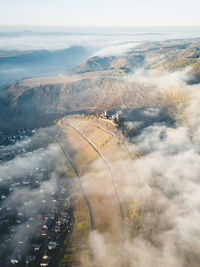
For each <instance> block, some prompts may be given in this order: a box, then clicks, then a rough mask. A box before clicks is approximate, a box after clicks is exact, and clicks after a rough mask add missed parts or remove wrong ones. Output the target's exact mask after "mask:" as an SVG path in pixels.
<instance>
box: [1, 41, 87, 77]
mask: <svg viewBox="0 0 200 267" xmlns="http://www.w3.org/2000/svg"><path fill="white" fill-rule="evenodd" d="M89 56H90V53H89V51H88V50H86V49H85V48H84V47H82V46H74V47H70V48H66V49H62V50H35V51H5V50H0V82H4V81H12V80H16V79H17V80H18V79H23V78H25V77H33V76H40V75H50V74H54V73H59V72H64V71H66V69H67V68H69V67H72V66H75V65H77V64H79V63H80V62H82V61H83V60H85V59H87V58H88V57H89Z"/></svg>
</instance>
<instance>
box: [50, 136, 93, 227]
mask: <svg viewBox="0 0 200 267" xmlns="http://www.w3.org/2000/svg"><path fill="white" fill-rule="evenodd" d="M54 139H55V140H56V142H57V143H58V145H59V146H60V148H61V150H62V152H63V154H64V155H65V157H66V158H67V160H68V161H69V162H70V164H71V166H72V168H73V170H74V172H75V173H76V176H77V177H78V181H79V187H80V189H81V192H82V194H83V197H84V199H85V202H86V205H87V207H88V211H89V216H90V224H91V229H92V230H95V229H96V226H95V220H94V215H93V211H92V206H91V204H90V201H89V199H88V197H87V194H86V192H85V190H84V188H83V184H82V181H81V176H80V174H79V171H78V168H77V166H76V164H75V162H74V161H73V160H72V158H71V157H70V156H69V154H68V152H67V151H66V149H65V148H64V147H63V145H62V144H61V142H60V141H59V139H58V138H57V137H55V136H54Z"/></svg>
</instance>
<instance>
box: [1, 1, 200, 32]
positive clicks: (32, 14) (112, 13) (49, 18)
mask: <svg viewBox="0 0 200 267" xmlns="http://www.w3.org/2000/svg"><path fill="white" fill-rule="evenodd" d="M199 9H200V1H198V0H191V1H188V0H168V1H159V0H152V1H148V0H140V1H133V0H124V1H121V0H109V1H107V0H102V1H94V0H85V1H83V0H74V1H69V0H42V1H40V0H28V1H27V0H19V1H16V0H6V1H5V0H0V11H1V17H0V25H31V26H33V25H45V26H90V27H91V26H200V17H199Z"/></svg>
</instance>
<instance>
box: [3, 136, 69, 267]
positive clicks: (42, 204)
mask: <svg viewBox="0 0 200 267" xmlns="http://www.w3.org/2000/svg"><path fill="white" fill-rule="evenodd" d="M9 138H11V139H13V141H14V139H15V138H18V139H20V137H19V136H18V137H17V135H16V134H15V135H14V137H13V136H12V137H9ZM11 142H12V140H11ZM41 149H42V148H41ZM18 152H19V151H18ZM18 152H17V151H15V153H18ZM22 152H23V151H22ZM13 153H14V152H13ZM29 153H31V152H29ZM9 154H10V155H11V153H9ZM1 156H2V158H1V160H2V161H3V160H6V159H7V158H6V153H5V154H4V157H5V158H3V155H1ZM13 157H14V155H13ZM49 179H50V178H49V173H48V170H47V169H45V168H41V167H38V168H36V169H35V170H34V172H32V173H29V174H27V175H23V176H22V177H15V179H10V178H9V177H7V179H4V180H2V179H0V250H1V253H2V254H1V255H3V256H2V257H0V266H4V267H9V266H19V267H25V266H30V267H31V266H38V267H39V266H50V267H51V266H55V265H56V262H57V261H58V258H59V255H60V254H59V253H60V251H62V248H63V247H64V243H65V244H66V242H67V240H68V238H70V235H71V232H72V228H73V223H74V221H73V210H72V201H71V199H70V197H69V192H68V190H67V178H66V177H65V176H63V177H60V178H59V179H57V180H56V181H54V182H52V185H53V186H52V189H51V190H49V189H48V190H49V191H48V190H47V192H46V191H45V190H44V185H45V183H46V182H48V181H49ZM53 183H55V185H54V184H53ZM16 192H19V194H20V192H29V193H30V194H33V195H34V194H37V199H36V200H35V203H33V201H32V199H31V200H30V201H29V199H28V198H27V199H24V201H25V203H23V204H24V206H22V207H23V208H20V207H19V206H17V205H16V203H15V202H12V201H11V200H10V199H12V194H14V193H16ZM7 200H9V201H7ZM6 201H7V202H6ZM18 202H20V199H19V200H18ZM7 203H8V204H7ZM26 204H27V205H26ZM29 206H30V207H29Z"/></svg>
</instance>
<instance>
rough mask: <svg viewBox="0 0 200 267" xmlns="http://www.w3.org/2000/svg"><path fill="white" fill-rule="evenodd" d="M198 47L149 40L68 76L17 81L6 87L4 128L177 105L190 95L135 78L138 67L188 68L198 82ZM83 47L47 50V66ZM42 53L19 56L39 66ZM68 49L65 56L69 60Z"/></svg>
mask: <svg viewBox="0 0 200 267" xmlns="http://www.w3.org/2000/svg"><path fill="white" fill-rule="evenodd" d="M199 49H200V42H199V40H178V41H165V42H154V43H146V44H142V45H139V46H137V47H135V48H133V49H132V50H130V51H129V52H128V53H126V54H124V55H122V56H110V57H108V56H106V57H97V56H95V57H91V58H89V59H88V60H86V61H84V62H83V63H81V64H79V65H77V66H75V67H73V68H70V69H69V71H68V72H67V74H66V76H50V77H48V76H46V77H38V78H30V79H24V80H22V81H18V82H13V83H12V85H9V86H6V87H4V89H2V90H1V99H0V103H1V108H0V109H1V110H0V112H1V114H2V116H1V121H0V127H1V128H2V127H25V126H27V127H30V125H41V124H44V123H47V122H50V121H52V120H54V119H55V118H59V117H62V116H64V115H65V114H70V113H71V112H76V111H79V112H80V111H82V112H83V111H86V110H88V109H89V110H91V109H93V110H94V109H95V110H98V111H100V112H101V111H104V110H109V109H120V108H141V107H143V106H151V104H152V102H154V104H155V105H162V106H163V105H164V106H172V107H174V106H175V105H177V103H179V102H180V101H182V100H184V98H185V95H182V94H180V92H178V93H176V92H173V93H171V92H165V91H163V92H162V93H161V92H160V91H159V90H157V88H156V85H154V84H152V85H149V84H147V85H146V84H145V83H143V82H142V83H141V81H138V80H137V79H135V78H134V79H132V78H131V77H132V76H131V75H134V72H135V71H136V70H138V69H141V70H145V71H149V70H153V71H154V70H156V71H161V73H168V74H169V73H170V72H173V71H180V70H184V69H185V68H189V74H190V75H191V76H189V77H190V78H189V79H188V80H187V82H188V83H198V82H199V77H200V68H199V64H200V63H199V54H200V52H199ZM80 51H82V52H83V54H84V53H85V52H84V51H85V50H84V49H82V48H80V47H79V48H78V47H76V48H71V49H70V50H69V49H68V50H67V51H65V50H64V51H62V52H60V51H59V52H44V51H43V52H42V58H43V59H44V58H45V59H46V61H45V62H44V63H43V66H46V65H48V64H47V62H53V61H54V62H58V61H59V59H60V60H61V62H63V64H64V61H66V60H67V58H68V59H70V60H68V62H75V59H73V55H75V54H76V53H77V52H80ZM38 53H39V54H37V53H36V54H35V53H33V54H29V53H28V54H27V55H26V56H25V55H19V58H21V59H22V58H23V60H22V61H23V64H29V63H27V62H29V60H26V59H25V58H26V57H29V58H32V59H33V61H35V62H38V64H39V62H40V61H41V57H38V55H41V54H40V53H41V52H38ZM52 53H53V54H52ZM63 53H64V54H65V55H66V56H65V57H64V58H62V55H63ZM68 53H69V54H70V55H68ZM83 54H82V55H83ZM84 55H85V54H84ZM57 57H58V58H57ZM19 58H18V60H19ZM21 59H20V60H21ZM79 59H80V58H79ZM12 60H13V59H12V58H11V59H8V58H7V57H6V58H4V61H3V62H4V64H6V62H7V63H8V62H12ZM16 60H17V59H16ZM20 60H19V62H20ZM73 60H74V61H73ZM41 64H42V63H41ZM66 64H68V63H66ZM49 68H54V67H53V66H50V67H49ZM129 73H130V75H129ZM143 78H144V77H143ZM157 78H158V77H157ZM157 78H155V80H156V79H157ZM154 83H155V81H154Z"/></svg>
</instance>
